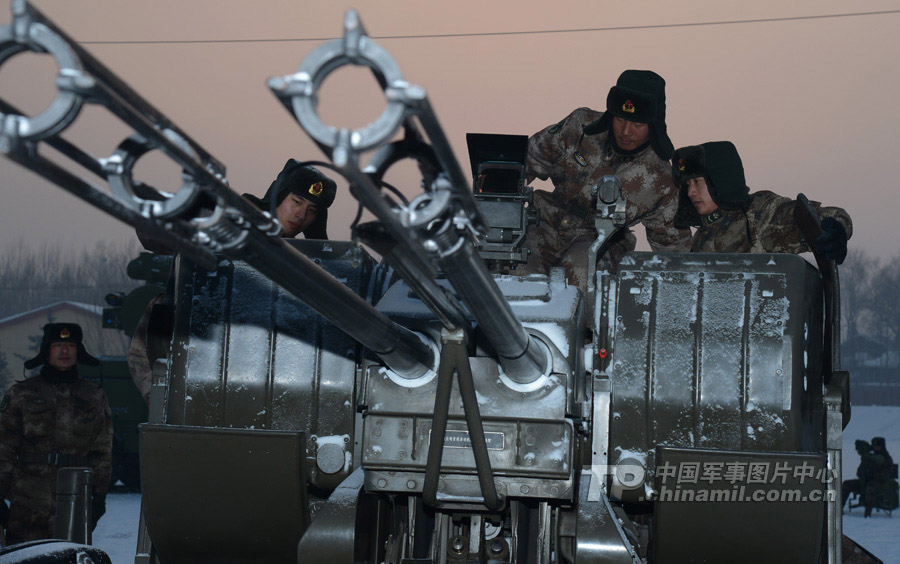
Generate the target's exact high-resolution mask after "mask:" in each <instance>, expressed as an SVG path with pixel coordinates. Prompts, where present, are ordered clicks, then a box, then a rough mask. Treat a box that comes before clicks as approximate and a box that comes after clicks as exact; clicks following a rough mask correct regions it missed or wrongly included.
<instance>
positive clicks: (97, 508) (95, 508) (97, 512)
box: [91, 495, 106, 531]
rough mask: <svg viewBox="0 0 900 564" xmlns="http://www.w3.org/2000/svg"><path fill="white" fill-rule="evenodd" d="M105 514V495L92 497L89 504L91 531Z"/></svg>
mask: <svg viewBox="0 0 900 564" xmlns="http://www.w3.org/2000/svg"><path fill="white" fill-rule="evenodd" d="M104 513H106V495H94V499H93V500H92V502H91V531H93V530H94V529H96V528H97V521H99V520H100V518H101V517H103V514H104Z"/></svg>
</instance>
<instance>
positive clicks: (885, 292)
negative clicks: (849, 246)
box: [839, 250, 900, 347]
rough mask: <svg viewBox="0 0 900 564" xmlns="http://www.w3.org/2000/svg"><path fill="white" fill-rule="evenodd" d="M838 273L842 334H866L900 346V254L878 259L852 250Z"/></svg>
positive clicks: (845, 335)
mask: <svg viewBox="0 0 900 564" xmlns="http://www.w3.org/2000/svg"><path fill="white" fill-rule="evenodd" d="M839 275H840V279H841V322H842V325H843V328H842V329H843V337H844V338H845V339H848V338H851V337H855V336H858V335H865V336H869V337H873V338H874V339H876V340H878V341H880V342H882V343H884V344H885V345H888V346H893V347H896V346H897V345H900V255H898V256H896V257H894V258H892V259H890V260H886V261H881V260H879V259H877V258H874V257H872V256H870V255H869V254H868V253H866V252H865V251H863V250H853V251H851V252H850V253H849V254H848V255H847V260H846V261H844V264H843V265H841V267H840V271H839Z"/></svg>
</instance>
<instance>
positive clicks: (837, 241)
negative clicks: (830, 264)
mask: <svg viewBox="0 0 900 564" xmlns="http://www.w3.org/2000/svg"><path fill="white" fill-rule="evenodd" d="M813 244H814V245H815V247H816V251H818V252H819V253H821V254H822V255H824V256H825V258H827V259H829V260H833V261H834V262H836V263H837V264H841V263H842V262H844V259H845V258H846V257H847V230H846V229H844V226H843V225H841V222H840V221H838V220H836V219H834V218H833V217H826V218H825V219H823V220H822V234H821V235H819V236H818V237H816V240H815V241H813Z"/></svg>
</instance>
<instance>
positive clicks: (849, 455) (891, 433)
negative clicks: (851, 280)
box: [843, 405, 900, 564]
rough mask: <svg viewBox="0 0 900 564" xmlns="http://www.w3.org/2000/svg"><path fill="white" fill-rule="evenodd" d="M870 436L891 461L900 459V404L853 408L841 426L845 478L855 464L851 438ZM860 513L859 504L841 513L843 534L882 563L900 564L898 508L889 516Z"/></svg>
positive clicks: (876, 513) (867, 438) (847, 477)
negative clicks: (880, 439) (881, 444)
mask: <svg viewBox="0 0 900 564" xmlns="http://www.w3.org/2000/svg"><path fill="white" fill-rule="evenodd" d="M872 437H884V438H885V441H886V444H887V450H888V452H889V453H891V456H892V457H893V458H894V462H900V460H898V457H900V406H875V405H873V406H864V407H858V406H854V407H853V409H852V411H851V413H850V424H849V425H847V428H846V429H844V449H843V474H844V479H845V480H847V479H850V478H855V477H856V468H857V466H859V455H858V454H856V449H855V448H853V446H854V445H853V443H854V441H856V439H863V440H866V441H871V440H872ZM862 514H863V511H862V508H861V507H860V508H857V509H854V510H853V512H852V513H849V514H848V513H846V511H845V512H844V534H845V535H847V536H848V537H850V538H852V539H853V540H855V541H856V542H858V543H859V544H861V545H862V546H864V547H866V548H867V549H868V550H869V552H871V553H872V554H874V555H875V556H877V557H879V558H881V559H882V560H884V562H885V564H900V510H896V511H894V513H893V517H888V516H887V515H886V514H885V513H882V512H879V511H875V512H873V513H872V516H871V517H870V518H868V519H865V518H863V515H862Z"/></svg>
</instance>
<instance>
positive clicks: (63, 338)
mask: <svg viewBox="0 0 900 564" xmlns="http://www.w3.org/2000/svg"><path fill="white" fill-rule="evenodd" d="M83 338H84V334H83V333H82V331H81V326H80V325H78V324H77V323H48V324H46V325H44V337H43V338H42V339H41V350H40V352H38V354H37V356H36V357H34V358H32V359H30V360H26V361H25V368H26V369H28V370H31V369H32V368H35V367H36V366H39V365H41V364H46V363H47V360H48V355H49V353H50V345H52V344H53V343H59V342H64V343H75V345H76V346H77V347H78V356H77V357H76V359H77V362H78V364H85V365H88V366H100V361H99V360H98V359H96V358H94V357H92V356H91V355H89V354H88V353H87V350H85V348H84V344H83V343H82V342H81V341H82V339H83Z"/></svg>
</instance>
